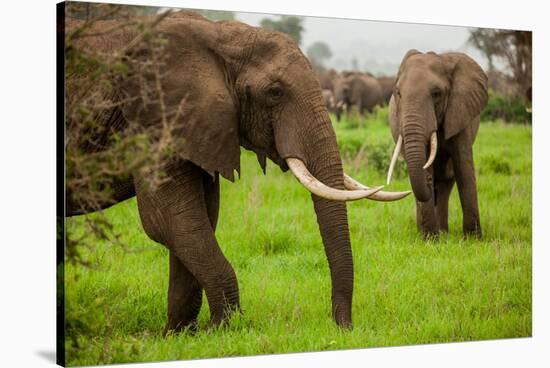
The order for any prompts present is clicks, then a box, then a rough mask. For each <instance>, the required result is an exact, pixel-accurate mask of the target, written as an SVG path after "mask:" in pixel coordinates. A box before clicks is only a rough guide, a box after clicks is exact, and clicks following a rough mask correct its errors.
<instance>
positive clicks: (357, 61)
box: [351, 56, 359, 71]
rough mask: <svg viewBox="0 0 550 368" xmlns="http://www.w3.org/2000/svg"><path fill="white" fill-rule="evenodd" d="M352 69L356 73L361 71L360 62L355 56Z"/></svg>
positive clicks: (352, 60)
mask: <svg viewBox="0 0 550 368" xmlns="http://www.w3.org/2000/svg"><path fill="white" fill-rule="evenodd" d="M351 69H353V70H354V71H358V70H359V60H357V58H356V57H355V56H354V57H353V59H351Z"/></svg>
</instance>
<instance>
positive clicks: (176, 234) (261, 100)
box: [67, 12, 407, 330]
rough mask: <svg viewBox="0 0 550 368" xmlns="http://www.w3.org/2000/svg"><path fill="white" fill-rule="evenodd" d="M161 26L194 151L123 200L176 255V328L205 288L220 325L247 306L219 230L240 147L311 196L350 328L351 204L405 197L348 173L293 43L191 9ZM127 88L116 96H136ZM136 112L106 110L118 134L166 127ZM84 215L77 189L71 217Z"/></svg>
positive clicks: (127, 188) (168, 85)
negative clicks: (224, 191)
mask: <svg viewBox="0 0 550 368" xmlns="http://www.w3.org/2000/svg"><path fill="white" fill-rule="evenodd" d="M97 27H98V29H97V31H98V32H97V33H98V34H101V32H100V31H101V30H102V29H116V28H113V23H108V22H105V23H103V22H99V23H98V24H97ZM157 30H158V32H160V33H161V34H162V35H163V36H164V37H165V39H166V40H167V41H168V44H167V46H166V60H165V66H164V68H163V69H164V70H162V75H164V78H163V82H164V86H165V88H164V93H165V95H166V97H167V98H166V106H163V108H164V109H166V110H171V111H174V110H177V108H178V106H180V103H181V101H182V100H183V99H185V103H184V104H183V113H182V114H181V115H178V116H179V118H178V120H177V122H176V124H177V126H176V129H175V132H176V134H178V135H179V136H180V137H184V138H185V144H184V145H181V146H176V147H172V148H173V149H174V150H175V151H177V152H178V155H179V157H183V159H182V160H179V161H177V162H171V163H170V164H169V165H167V167H166V169H165V171H166V175H167V176H168V180H167V181H166V182H165V183H164V184H161V185H160V186H158V187H157V188H149V187H148V186H147V185H145V184H146V182H147V176H144V174H142V173H141V172H140V171H136V172H135V173H134V174H133V176H132V178H130V179H126V180H124V179H121V180H120V181H119V182H118V183H119V185H117V188H115V189H116V190H115V197H116V198H115V200H116V201H122V200H124V199H127V198H130V197H132V196H134V195H135V196H136V197H137V203H138V208H139V214H140V218H141V221H142V225H143V228H144V229H145V232H146V233H147V235H148V236H149V237H150V238H151V239H153V240H155V241H157V242H159V243H161V244H163V245H165V246H166V247H167V248H168V249H169V251H170V279H169V290H168V323H167V330H181V329H183V328H186V327H191V328H193V327H194V326H195V325H196V318H197V315H198V313H199V309H200V307H201V304H202V291H203V289H204V291H205V293H206V297H207V299H208V303H209V307H210V314H211V323H212V324H214V325H217V324H219V323H220V322H222V321H224V320H226V318H227V316H228V313H229V312H230V311H233V310H236V309H238V308H239V290H238V285H237V278H236V276H235V272H234V271H233V268H232V267H231V264H230V263H229V262H228V261H227V259H226V258H225V257H224V255H223V253H222V251H221V249H220V247H219V246H218V243H217V240H216V237H215V235H214V232H215V229H216V223H217V218H218V208H219V203H220V198H219V175H221V176H223V177H224V178H226V179H228V180H231V181H233V179H234V171H235V170H237V171H238V170H239V161H240V146H243V147H245V148H247V149H250V150H252V151H254V152H256V154H257V155H258V158H259V161H260V164H261V165H262V166H263V167H265V158H266V157H269V158H270V159H271V160H272V161H273V162H275V163H276V164H277V165H279V166H280V168H281V169H282V170H287V169H288V168H290V169H291V171H292V172H293V174H294V175H295V176H296V177H297V178H298V179H299V180H300V182H301V183H302V184H303V185H304V186H305V187H306V188H307V189H309V190H310V191H311V192H312V200H313V205H314V208H315V212H316V214H317V221H318V224H319V229H320V232H321V236H322V240H323V244H324V247H325V251H326V255H327V258H328V263H329V267H330V272H331V278H332V315H333V318H334V319H335V321H336V323H337V324H338V325H340V326H351V324H352V318H351V302H352V292H353V261H352V253H351V245H350V238H349V230H348V220H347V212H346V204H345V201H347V200H355V199H360V198H367V197H368V198H371V199H375V200H376V199H377V200H395V199H398V198H401V197H402V196H404V195H406V194H407V193H384V192H380V191H378V190H379V189H380V188H376V189H369V188H367V187H364V186H362V185H361V184H359V183H357V182H355V181H354V180H353V179H351V178H349V177H347V176H345V174H344V172H343V171H342V161H341V159H340V155H339V152H338V147H337V144H336V137H335V134H334V131H333V130H332V126H331V123H330V120H329V116H328V113H327V110H326V108H325V107H324V106H323V102H322V96H321V89H320V86H319V82H318V81H317V78H316V76H315V73H314V72H313V70H312V68H311V65H310V64H309V62H308V61H307V59H306V58H305V57H304V55H303V54H302V53H301V52H300V49H299V48H298V46H297V45H296V44H295V42H294V41H292V39H291V38H289V37H287V36H286V35H283V34H281V33H276V32H268V31H266V30H263V29H260V28H253V27H250V26H247V25H245V24H243V23H240V22H236V21H224V22H211V21H209V20H207V19H206V18H203V17H201V16H199V15H197V14H195V13H192V12H180V13H175V14H173V15H171V16H169V17H167V18H166V19H164V20H163V21H162V22H161V23H160V24H159V25H158V26H157ZM127 32H130V31H121V32H118V33H113V32H111V33H110V34H109V36H100V37H98V38H95V39H94V38H87V39H85V42H86V44H85V47H91V48H97V49H100V50H102V51H103V52H111V53H112V52H114V51H116V49H117V48H119V47H122V46H126V44H127V42H128V40H129V39H132V37H131V35H128V34H127ZM137 54H138V55H147V50H138V52H137ZM126 82H127V81H125V80H122V81H121V82H120V85H118V86H115V90H116V89H117V88H118V89H121V90H123V89H124V88H132V85H131V83H130V84H127V83H126ZM121 92H122V93H124V92H128V91H121ZM137 106H141V105H140V104H137V103H135V102H130V103H127V104H125V105H123V106H122V109H121V110H117V111H106V112H104V113H103V114H102V116H105V117H109V116H110V118H109V119H107V120H104V121H103V122H104V124H107V125H110V127H109V128H110V130H112V131H113V132H116V131H117V129H120V127H122V126H124V123H123V122H124V119H129V117H132V118H133V119H136V118H137V119H142V120H143V124H161V121H160V120H161V118H160V116H159V111H158V110H159V109H155V108H147V109H145V110H141V111H139V113H138V111H136V109H138V107H137ZM115 109H118V108H115ZM69 126H70V125H69ZM106 130H107V129H106ZM346 187H347V188H348V189H352V190H346ZM108 205H109V204H105V206H104V207H107V206H108ZM80 213H82V210H81V209H80V208H78V207H75V206H74V203H72V201H71V193H67V214H68V215H75V214H80Z"/></svg>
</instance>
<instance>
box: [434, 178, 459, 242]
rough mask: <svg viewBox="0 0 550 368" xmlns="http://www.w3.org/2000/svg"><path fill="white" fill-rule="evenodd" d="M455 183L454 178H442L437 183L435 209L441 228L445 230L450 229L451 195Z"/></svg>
mask: <svg viewBox="0 0 550 368" xmlns="http://www.w3.org/2000/svg"><path fill="white" fill-rule="evenodd" d="M453 185H454V180H452V179H445V180H441V181H438V182H436V184H435V198H436V200H435V201H436V205H435V210H436V215H437V220H438V225H439V230H441V231H444V232H448V231H449V197H450V196H451V190H452V189H453Z"/></svg>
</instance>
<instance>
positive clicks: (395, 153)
mask: <svg viewBox="0 0 550 368" xmlns="http://www.w3.org/2000/svg"><path fill="white" fill-rule="evenodd" d="M402 145H403V136H402V135H401V134H399V137H398V138H397V144H396V145H395V149H394V150H393V155H392V157H391V162H390V168H389V169H388V177H387V178H386V184H387V185H390V181H391V177H392V175H393V169H394V168H395V163H396V162H397V156H399V152H401V146H402Z"/></svg>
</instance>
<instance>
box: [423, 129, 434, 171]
mask: <svg viewBox="0 0 550 368" xmlns="http://www.w3.org/2000/svg"><path fill="white" fill-rule="evenodd" d="M436 154H437V132H435V131H434V132H433V133H432V135H431V137H430V157H428V161H426V163H425V164H424V166H422V168H423V169H424V170H426V169H427V168H428V167H430V166H431V164H432V163H433V162H434V160H435V155H436Z"/></svg>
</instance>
